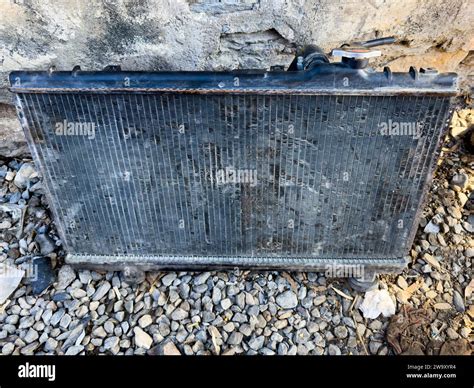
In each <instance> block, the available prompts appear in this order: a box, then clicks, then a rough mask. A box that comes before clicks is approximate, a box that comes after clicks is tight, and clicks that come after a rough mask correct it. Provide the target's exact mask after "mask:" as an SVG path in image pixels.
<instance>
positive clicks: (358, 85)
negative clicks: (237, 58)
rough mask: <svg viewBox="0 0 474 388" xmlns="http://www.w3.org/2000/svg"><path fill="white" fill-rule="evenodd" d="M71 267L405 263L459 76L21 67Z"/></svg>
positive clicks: (22, 109) (23, 94)
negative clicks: (34, 69) (29, 69)
mask: <svg viewBox="0 0 474 388" xmlns="http://www.w3.org/2000/svg"><path fill="white" fill-rule="evenodd" d="M10 80H11V85H12V88H11V90H12V91H13V92H14V93H16V95H17V107H18V114H19V118H20V120H21V124H22V126H23V128H24V130H25V133H26V135H27V139H28V143H29V146H30V148H31V151H32V153H33V156H34V159H35V162H36V163H37V164H38V166H39V168H40V170H41V173H42V174H43V176H44V182H45V185H46V188H47V194H48V198H49V201H50V204H51V209H52V211H53V213H54V216H55V221H56V224H57V227H58V230H59V232H60V235H61V238H62V240H63V243H64V245H65V248H66V249H67V251H68V257H67V260H68V261H69V262H70V263H72V264H78V265H89V266H99V267H103V266H109V267H114V268H124V267H127V266H130V265H132V266H139V267H141V268H145V269H148V268H209V267H227V266H232V267H234V266H245V267H257V268H284V269H308V270H313V269H315V270H320V269H322V268H324V267H325V266H328V265H333V264H347V265H351V264H360V265H364V266H367V267H368V268H370V269H372V270H375V271H392V270H399V269H400V268H402V267H403V265H404V259H403V258H404V256H405V255H406V254H407V253H408V251H409V248H410V246H411V243H412V241H413V238H414V233H415V231H416V228H417V224H418V215H419V211H420V206H421V204H422V201H423V198H424V194H425V192H426V189H427V186H428V184H429V181H430V178H431V176H432V173H433V168H434V165H435V162H436V160H437V157H438V154H439V151H440V144H441V140H442V138H443V133H444V130H445V128H446V126H447V120H448V118H449V114H450V99H451V96H453V95H454V94H455V92H456V76H455V75H454V74H437V73H436V72H435V71H432V70H429V71H426V70H423V69H422V70H421V71H417V70H415V69H411V70H410V72H408V73H393V74H392V72H391V71H390V70H389V69H385V71H384V72H374V71H371V70H366V69H357V68H353V66H348V65H345V64H329V63H323V64H318V66H313V67H310V68H307V69H303V70H295V71H281V70H274V71H234V72H221V73H212V72H154V73H151V72H123V71H120V70H119V69H110V68H109V69H107V70H105V71H101V72H85V71H81V70H79V69H74V71H72V72H57V71H54V72H15V73H12V74H11V76H10Z"/></svg>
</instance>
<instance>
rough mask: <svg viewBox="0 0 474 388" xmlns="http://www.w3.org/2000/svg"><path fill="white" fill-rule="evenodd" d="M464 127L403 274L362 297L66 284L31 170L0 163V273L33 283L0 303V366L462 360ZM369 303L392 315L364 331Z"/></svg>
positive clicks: (209, 284)
mask: <svg viewBox="0 0 474 388" xmlns="http://www.w3.org/2000/svg"><path fill="white" fill-rule="evenodd" d="M473 124H474V111H473V110H471V111H469V110H463V111H460V112H458V114H456V115H455V117H454V119H453V123H452V128H451V130H450V131H451V132H450V136H449V137H448V139H447V142H446V145H445V148H444V152H443V157H442V159H441V160H440V163H439V166H438V169H437V172H436V176H435V180H434V182H433V184H432V186H431V190H430V193H429V198H428V201H427V205H426V207H425V209H424V212H423V218H422V219H421V225H420V228H419V231H418V233H417V237H416V240H415V244H414V245H413V248H412V250H411V255H410V263H409V265H408V267H407V269H406V270H405V271H404V272H403V273H402V274H401V275H399V276H382V277H381V282H380V285H379V288H380V291H377V290H375V291H371V292H370V293H366V294H364V293H358V292H355V291H353V290H352V289H351V288H350V287H348V286H347V284H346V282H345V281H344V280H340V279H339V280H338V279H329V278H326V277H325V276H324V275H323V274H318V273H281V272H252V271H238V270H235V271H229V272H205V273H189V272H179V273H149V274H148V275H147V278H146V281H144V282H143V283H141V284H139V285H130V284H127V283H126V282H124V281H123V279H121V277H120V274H118V273H99V272H91V271H86V270H80V271H75V270H73V269H72V268H71V267H70V266H68V265H64V264H63V256H64V252H63V251H62V249H61V244H60V241H59V239H58V237H57V234H56V231H55V227H54V223H53V222H52V221H51V218H50V214H49V211H48V209H47V206H46V204H45V198H44V197H43V188H42V186H41V181H40V180H39V177H38V176H37V173H36V171H35V170H34V168H33V167H32V164H31V163H30V162H29V161H27V160H21V161H20V160H8V161H3V162H2V161H0V263H1V264H2V265H3V267H4V268H11V267H15V268H20V269H24V270H26V271H28V270H29V268H32V267H31V264H32V263H34V264H35V265H37V268H38V269H39V272H38V274H39V275H40V276H38V277H37V279H36V280H32V278H31V277H30V276H26V275H25V276H23V279H22V281H21V283H20V284H19V285H18V287H17V288H16V289H15V291H14V292H13V293H12V294H11V295H9V296H8V295H7V296H5V297H4V298H3V300H1V299H0V349H1V353H2V354H4V355H9V354H25V355H27V354H68V355H75V354H97V353H109V354H145V353H148V354H240V353H244V354H282V355H284V354H317V355H319V354H330V355H339V354H379V355H385V354H393V353H395V354H398V353H405V354H407V353H408V354H438V353H441V354H470V353H471V345H470V341H471V342H472V334H471V329H472V319H473V318H474V308H473V304H472V293H473V289H474V282H473V280H472V264H471V260H472V257H473V256H474V239H473V229H474V198H473V189H474V174H473V169H474V157H473V155H472V151H471V153H469V152H467V150H466V149H465V146H464V145H463V140H462V138H463V136H465V132H466V130H467V128H468V127H470V126H472V125H473ZM26 274H28V272H26ZM0 278H1V277H0ZM0 291H1V287H0ZM0 294H1V292H0ZM376 298H379V299H378V304H379V305H380V304H385V306H388V308H387V309H386V314H387V315H391V316H387V317H385V316H383V315H379V316H377V317H376V318H374V319H372V318H368V316H370V315H371V313H374V308H375V310H376V308H377V307H380V306H379V305H377V303H376V300H375V299H376ZM392 307H393V309H394V311H395V315H393V312H394V311H391V312H390V310H391V309H392ZM375 314H378V312H377V311H375V313H374V315H375Z"/></svg>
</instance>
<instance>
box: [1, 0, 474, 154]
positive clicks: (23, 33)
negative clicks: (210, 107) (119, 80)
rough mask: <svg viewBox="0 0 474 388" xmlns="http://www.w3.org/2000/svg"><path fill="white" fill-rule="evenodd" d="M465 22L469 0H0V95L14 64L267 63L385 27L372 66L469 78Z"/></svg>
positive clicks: (182, 66) (469, 23)
mask: <svg viewBox="0 0 474 388" xmlns="http://www.w3.org/2000/svg"><path fill="white" fill-rule="evenodd" d="M473 26H474V12H473V5H472V1H470V0H450V1H445V0H424V1H420V0H398V1H396V0H368V1H351V0H347V1H345V0H313V1H309V0H273V1H270V0H240V1H239V0H221V1H218V0H174V1H173V0H118V1H113V0H0V103H1V102H3V103H6V102H9V101H10V99H11V96H10V95H9V93H8V92H7V91H6V86H7V85H6V80H7V78H6V77H7V74H8V73H9V72H10V71H11V70H16V69H47V68H48V67H49V66H51V65H55V66H56V67H57V68H58V69H63V70H69V69H72V67H73V66H74V65H77V64H79V65H81V67H82V68H83V69H84V70H88V69H90V70H92V69H101V68H102V67H104V66H105V65H108V64H121V65H122V68H123V69H140V70H170V69H173V70H204V69H215V70H219V69H234V68H268V67H269V66H271V65H288V64H289V62H290V61H291V59H292V58H293V55H294V52H295V49H296V47H298V46H301V45H304V44H308V43H315V44H317V45H320V46H321V47H322V48H323V49H325V50H326V51H329V50H330V49H332V48H335V47H338V46H340V45H341V44H342V43H344V42H348V41H352V40H361V39H370V38H375V37H381V36H386V35H394V36H396V37H397V38H399V39H400V43H399V44H396V45H393V46H387V47H386V48H384V49H383V50H384V56H383V57H382V58H379V59H378V60H376V61H375V64H376V65H379V66H383V65H389V66H391V68H392V70H394V71H397V70H399V71H408V68H409V66H411V65H415V66H432V67H436V68H437V69H438V70H440V71H457V72H459V73H461V74H462V76H463V84H464V85H467V84H468V83H469V81H468V77H469V74H470V73H472V69H473V66H472V63H473V61H474V55H473V48H474V28H473ZM470 82H471V85H472V74H471V81H470ZM1 111H2V110H0V112H1ZM4 111H7V110H6V109H4ZM1 128H2V124H1V123H0V131H1ZM0 136H1V135H0ZM0 152H1V151H0Z"/></svg>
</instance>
